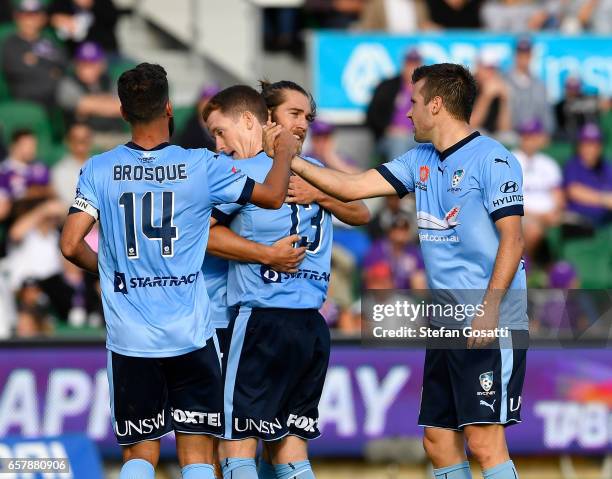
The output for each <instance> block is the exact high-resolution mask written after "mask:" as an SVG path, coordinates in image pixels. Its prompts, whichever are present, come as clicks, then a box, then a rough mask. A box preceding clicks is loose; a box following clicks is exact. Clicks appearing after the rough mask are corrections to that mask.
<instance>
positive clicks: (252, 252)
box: [206, 224, 306, 273]
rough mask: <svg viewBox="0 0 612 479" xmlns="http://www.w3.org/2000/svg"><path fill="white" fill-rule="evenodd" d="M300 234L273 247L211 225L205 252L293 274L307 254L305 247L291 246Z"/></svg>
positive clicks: (221, 226)
mask: <svg viewBox="0 0 612 479" xmlns="http://www.w3.org/2000/svg"><path fill="white" fill-rule="evenodd" d="M299 240H300V236H299V235H293V236H287V237H285V238H282V239H280V240H279V241H277V242H276V243H274V244H273V245H272V246H268V245H264V244H261V243H256V242H254V241H250V240H248V239H246V238H243V237H242V236H240V235H238V234H236V233H234V232H233V231H232V230H231V229H229V228H228V227H226V226H223V225H220V224H217V225H216V226H213V227H211V228H210V236H209V238H208V247H207V249H206V252H207V253H210V254H212V255H214V256H218V257H220V258H223V259H229V260H232V261H242V262H245V263H256V264H264V265H266V266H269V267H270V268H272V269H273V270H275V271H282V272H287V273H294V272H296V271H297V267H298V266H299V264H300V263H301V262H302V260H303V259H304V256H305V255H306V248H305V247H300V248H294V247H293V244H294V243H297V242H298V241H299Z"/></svg>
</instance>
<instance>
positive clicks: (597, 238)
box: [0, 0, 612, 338]
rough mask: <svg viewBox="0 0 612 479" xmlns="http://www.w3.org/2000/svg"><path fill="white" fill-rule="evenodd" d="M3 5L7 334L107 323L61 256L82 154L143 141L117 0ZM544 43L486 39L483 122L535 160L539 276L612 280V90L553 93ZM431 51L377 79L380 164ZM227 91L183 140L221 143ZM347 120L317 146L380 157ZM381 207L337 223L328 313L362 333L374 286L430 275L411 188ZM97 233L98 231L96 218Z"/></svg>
mask: <svg viewBox="0 0 612 479" xmlns="http://www.w3.org/2000/svg"><path fill="white" fill-rule="evenodd" d="M2 3H3V5H2V8H1V9H0V10H1V11H2V14H3V17H2V20H3V21H4V22H5V23H2V24H0V66H1V68H0V128H1V130H2V134H0V156H1V157H2V162H1V163H0V311H1V312H2V314H1V315H0V338H6V337H10V336H17V337H34V336H39V335H51V334H59V333H64V334H70V333H71V332H73V331H76V332H78V333H79V334H83V333H84V332H88V331H93V332H94V333H95V332H97V331H100V329H101V328H102V327H103V317H102V311H101V306H100V290H99V285H98V282H97V280H96V278H94V277H92V276H90V275H88V274H86V273H84V272H82V271H81V270H79V269H78V268H76V267H74V266H73V265H71V264H70V263H68V262H67V261H65V260H64V259H63V258H62V256H61V254H60V251H59V247H58V238H59V230H60V228H61V224H62V220H63V218H64V217H65V215H66V212H67V210H68V207H69V206H70V204H71V202H72V200H73V197H74V191H75V185H76V182H77V178H78V175H79V170H80V168H81V166H82V165H83V164H84V162H85V161H86V160H87V159H88V158H89V157H90V156H91V155H92V154H93V153H95V152H100V151H103V150H105V149H109V148H112V147H113V146H115V145H116V144H120V143H123V142H125V141H127V140H128V139H129V138H128V135H127V130H126V127H125V124H124V123H123V121H122V119H121V117H120V113H119V100H118V98H117V94H116V86H115V79H116V77H117V72H119V73H120V72H121V71H122V67H123V66H125V64H126V59H123V58H122V57H121V54H120V51H119V49H118V44H117V40H116V38H115V36H114V35H113V34H112V32H113V29H114V26H115V24H116V23H117V19H118V11H117V9H116V8H115V7H114V6H113V4H112V1H111V0H53V1H51V2H50V3H49V4H48V5H46V4H44V3H43V2H41V1H40V0H16V1H12V2H8V1H6V0H5V1H3V2H2ZM9 3H10V6H9V5H8V4H9ZM5 4H6V5H5ZM8 12H11V14H7V13H8ZM266 20H267V21H266V30H265V32H264V34H265V41H266V42H265V44H266V46H267V47H268V48H269V49H293V48H295V46H296V44H297V43H299V42H300V41H301V37H300V34H299V31H300V26H302V27H308V28H313V27H314V28H353V29H360V30H386V31H389V32H393V33H410V32H415V31H417V30H432V29H434V30H435V29H442V28H484V29H487V30H491V31H513V32H517V33H521V34H522V33H524V32H525V31H527V30H529V31H535V30H543V29H558V30H561V31H563V32H573V33H575V32H579V31H582V30H585V31H586V30H589V31H593V32H604V31H605V32H609V31H611V29H612V2H611V1H610V0H573V1H570V2H566V1H561V0H546V1H545V0H527V1H523V2H515V1H512V0H500V1H487V2H485V1H481V0H380V1H379V0H370V1H365V0H334V1H332V2H328V1H325V2H322V1H315V0H307V1H306V4H305V7H303V9H300V10H296V9H274V10H269V11H267V12H266ZM298 49H299V48H298ZM532 49H533V44H532V42H531V40H530V39H529V38H528V37H520V38H519V40H518V41H517V46H516V52H515V53H516V54H515V64H514V67H513V68H512V70H511V71H510V72H509V73H505V72H503V71H502V70H501V69H500V65H499V59H498V58H496V57H495V56H494V55H491V53H490V52H487V51H484V52H482V55H480V56H479V58H478V61H477V65H476V68H475V74H476V77H477V79H478V81H479V85H480V89H479V92H478V97H477V99H476V104H475V108H474V112H473V115H472V120H471V121H472V126H473V127H474V128H475V129H478V130H480V131H482V132H483V133H485V132H486V133H487V134H490V135H492V136H494V137H496V138H497V139H499V140H500V141H502V142H503V143H504V144H506V145H510V146H512V147H513V153H514V154H515V156H516V157H517V159H518V160H519V162H520V163H521V165H522V167H523V175H524V196H525V198H524V201H525V213H526V214H525V217H524V222H523V225H524V234H525V240H526V251H525V255H526V259H527V268H528V273H529V282H530V284H531V285H532V286H537V287H554V288H577V287H579V286H580V285H583V286H587V287H600V288H607V287H610V286H611V284H610V280H609V274H608V270H609V269H610V263H609V262H610V254H609V253H605V251H608V250H610V248H609V240H610V236H611V235H612V224H611V223H612V164H611V163H610V162H609V160H608V159H606V151H607V152H610V148H609V146H610V143H606V140H607V138H606V136H607V135H608V134H609V133H610V129H611V128H610V126H611V123H612V121H611V116H610V112H609V109H610V101H609V99H608V98H601V97H600V96H598V95H597V94H596V93H593V92H590V91H586V90H585V89H584V88H583V85H582V82H581V79H580V78H579V77H577V76H570V77H568V78H567V80H566V82H565V90H564V96H563V98H562V100H561V101H560V102H559V103H557V104H555V105H553V104H550V103H549V102H548V101H547V97H548V96H547V92H546V86H545V85H544V84H543V83H542V82H541V81H540V80H538V79H537V78H536V77H534V76H533V75H532V74H531V72H530V68H529V66H530V62H531V54H532ZM128 62H129V60H128ZM421 63H422V58H421V55H420V53H419V51H418V50H416V49H414V48H408V49H407V52H406V55H405V58H404V64H403V66H402V68H401V71H400V72H398V75H397V76H395V77H392V78H388V79H385V80H384V81H383V82H381V83H380V84H379V85H378V86H377V87H376V88H375V89H374V92H373V96H372V100H371V103H370V105H369V107H368V109H367V115H366V123H365V125H366V126H367V129H368V130H369V131H370V133H371V135H372V138H373V139H374V144H375V148H374V149H373V151H372V152H371V154H370V155H368V157H369V158H370V163H371V165H374V164H377V163H380V162H383V161H388V160H390V159H392V158H394V157H397V156H399V155H401V154H402V153H404V152H405V151H407V150H408V149H410V148H412V147H414V146H415V145H416V144H415V142H414V140H413V136H412V124H411V122H410V120H408V119H407V118H406V113H407V111H408V110H409V109H410V107H411V102H410V98H411V84H410V81H409V78H410V77H411V74H412V71H414V69H415V68H416V67H417V66H419V65H420V64H421ZM217 91H218V87H217V86H215V85H207V86H205V87H204V88H203V89H202V92H201V94H200V96H199V98H198V100H197V104H196V105H195V106H194V108H190V109H188V111H187V113H188V114H187V115H186V117H185V121H183V122H181V124H180V128H178V130H177V132H176V133H175V135H174V138H173V139H174V141H175V142H176V143H177V144H180V145H182V146H185V147H189V148H195V147H207V148H214V141H213V140H212V139H211V137H210V135H209V134H208V132H207V131H206V129H205V127H204V124H203V122H202V120H201V112H202V110H203V108H204V106H205V105H206V102H207V101H208V99H210V98H211V97H212V96H213V95H214V94H215V93H216V92H217ZM336 133H337V132H336V131H335V127H334V126H333V125H331V124H328V123H325V122H322V121H319V120H315V121H314V122H313V123H312V124H311V126H310V137H309V141H308V142H307V144H306V149H307V154H308V155H309V156H312V157H314V158H317V159H319V160H320V161H322V162H323V163H324V164H325V165H327V166H329V167H331V168H335V169H338V170H342V171H347V172H355V171H359V170H360V169H361V168H363V167H365V166H370V165H363V164H360V163H359V162H357V161H354V160H353V159H352V158H350V157H349V156H348V155H346V154H344V153H343V145H342V144H341V143H340V142H339V141H338V139H337V137H336ZM607 147H608V148H607ZM372 213H373V214H372V216H373V219H372V221H371V222H370V224H369V225H368V227H367V228H363V229H360V228H352V227H348V226H347V225H344V224H342V223H340V222H337V223H336V224H335V226H334V241H335V247H334V251H333V256H332V265H333V273H332V276H331V284H330V294H329V298H328V301H327V302H326V303H325V305H324V307H323V310H322V312H323V315H324V316H325V318H326V319H327V321H328V323H329V324H330V326H332V327H334V328H336V329H337V330H339V331H342V332H345V333H347V334H355V333H358V332H359V331H360V291H361V290H362V288H363V289H424V288H426V285H427V282H426V278H425V274H424V265H423V260H422V257H421V254H420V251H419V247H418V235H417V229H416V219H415V205H414V202H413V200H412V199H411V198H410V197H408V198H406V199H402V200H400V199H398V198H396V197H389V198H387V199H386V200H385V201H384V202H383V203H382V204H381V206H380V207H379V209H378V210H377V211H373V212H372ZM89 242H90V244H91V245H96V244H97V231H96V230H95V229H94V230H93V231H92V233H91V234H90V236H89ZM601 245H603V253H602V250H601V249H598V248H599V247H600V246H601ZM604 253H605V254H604ZM598 254H599V258H598ZM602 263H603V264H602ZM536 329H537V328H536Z"/></svg>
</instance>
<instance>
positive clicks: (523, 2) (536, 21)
mask: <svg viewBox="0 0 612 479" xmlns="http://www.w3.org/2000/svg"><path fill="white" fill-rule="evenodd" d="M547 3H548V5H547ZM548 7H550V5H549V2H546V1H540V0H490V1H487V2H485V4H484V5H483V8H482V21H483V22H484V27H485V29H487V30H492V31H494V32H504V33H507V32H510V33H525V32H528V31H532V30H540V29H541V28H543V27H544V25H545V24H546V22H547V21H548V18H549V16H550V13H549V8H548Z"/></svg>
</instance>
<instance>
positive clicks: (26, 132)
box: [11, 128, 35, 145]
mask: <svg viewBox="0 0 612 479" xmlns="http://www.w3.org/2000/svg"><path fill="white" fill-rule="evenodd" d="M26 136H35V135H34V132H33V131H32V130H30V129H29V128H19V129H17V130H15V131H13V133H12V134H11V145H14V144H15V143H17V142H18V141H19V140H21V139H22V138H24V137H26Z"/></svg>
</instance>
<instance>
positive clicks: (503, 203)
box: [480, 149, 524, 222]
mask: <svg viewBox="0 0 612 479" xmlns="http://www.w3.org/2000/svg"><path fill="white" fill-rule="evenodd" d="M480 184H481V187H482V191H483V201H484V203H485V207H486V208H487V211H488V212H489V216H491V219H492V220H493V221H494V222H495V221H497V220H500V219H501V218H504V217H506V216H516V215H518V216H523V214H524V212H523V170H522V169H521V165H520V163H519V162H518V160H517V159H516V158H515V157H514V155H513V154H512V153H510V152H509V151H508V150H503V149H498V150H495V152H494V153H493V154H492V155H489V156H488V158H487V159H485V160H484V165H483V168H482V178H481V183H480Z"/></svg>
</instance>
